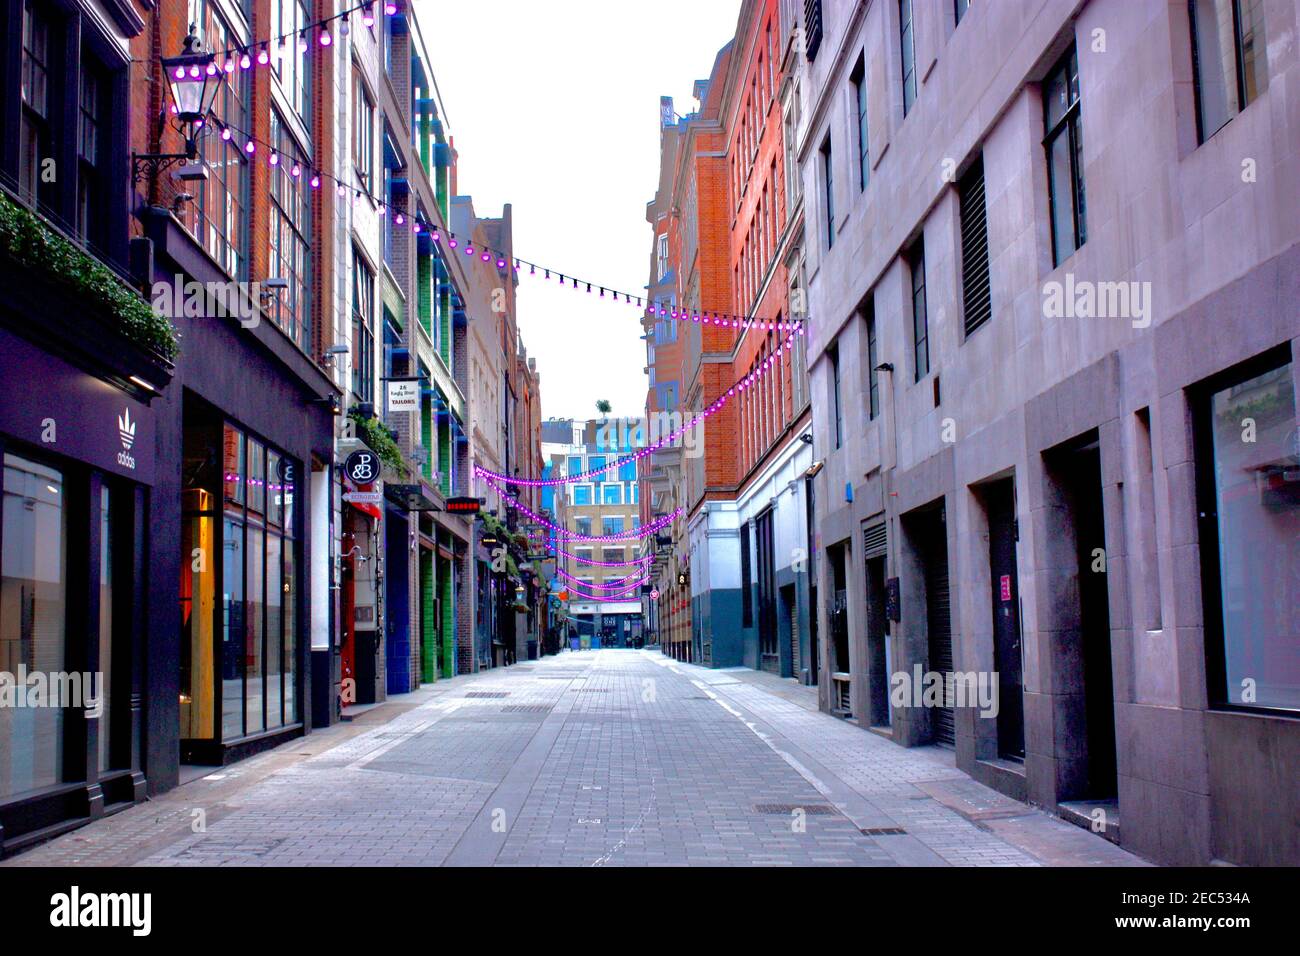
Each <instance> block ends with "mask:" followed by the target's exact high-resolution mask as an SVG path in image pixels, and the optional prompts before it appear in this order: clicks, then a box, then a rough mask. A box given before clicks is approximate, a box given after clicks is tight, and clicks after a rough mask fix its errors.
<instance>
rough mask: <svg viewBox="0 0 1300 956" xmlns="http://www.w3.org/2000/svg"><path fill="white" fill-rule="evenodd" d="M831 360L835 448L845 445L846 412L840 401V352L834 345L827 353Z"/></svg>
mask: <svg viewBox="0 0 1300 956" xmlns="http://www.w3.org/2000/svg"><path fill="white" fill-rule="evenodd" d="M827 354H828V355H829V356H830V360H831V408H832V411H833V412H834V413H835V447H836V448H839V447H840V446H841V445H843V444H844V410H843V403H842V402H841V401H840V350H839V347H838V346H835V345H832V346H831V347H830V349H829V350H828V353H827Z"/></svg>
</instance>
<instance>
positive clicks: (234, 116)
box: [189, 0, 249, 278]
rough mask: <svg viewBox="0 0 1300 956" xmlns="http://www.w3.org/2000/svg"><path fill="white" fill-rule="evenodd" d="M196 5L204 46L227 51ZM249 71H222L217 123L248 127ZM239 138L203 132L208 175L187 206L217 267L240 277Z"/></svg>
mask: <svg viewBox="0 0 1300 956" xmlns="http://www.w3.org/2000/svg"><path fill="white" fill-rule="evenodd" d="M196 6H201V7H202V12H201V13H197V14H196V15H195V17H194V23H195V25H196V26H197V28H198V34H197V35H198V37H199V39H200V40H202V41H203V43H204V45H205V46H206V47H207V48H208V49H211V50H227V49H231V48H232V47H234V46H236V45H237V44H236V41H235V38H234V36H232V35H231V32H230V29H229V28H228V27H227V26H226V23H225V21H224V20H222V19H221V15H220V14H219V13H217V11H216V5H215V4H214V3H212V2H211V0H201V2H199V3H197V4H196ZM248 75H249V74H247V73H245V72H244V71H243V70H234V71H232V72H229V73H227V72H225V71H224V70H223V71H222V72H221V75H220V79H219V83H220V86H219V88H218V90H217V93H216V96H215V97H214V98H213V100H212V116H213V117H214V119H215V120H216V121H217V124H218V125H219V124H221V123H226V124H229V125H230V126H233V127H236V128H238V129H248V128H249V124H248V120H247V118H246V114H247V109H248V106H247V91H248V86H247V83H248V80H247V77H248ZM214 128H215V127H214ZM238 139H239V137H235V136H232V137H231V138H230V139H229V140H225V139H222V138H221V137H220V136H204V137H203V138H202V139H201V140H200V144H201V145H200V147H199V148H200V150H201V151H202V153H203V161H204V163H205V165H206V166H207V168H208V179H207V182H206V183H204V184H203V185H202V186H201V187H199V190H198V192H197V194H196V198H195V201H194V202H193V203H192V204H191V207H192V210H193V214H192V216H191V222H190V224H189V225H190V229H191V231H192V232H193V233H194V238H195V239H196V240H198V242H199V244H200V245H201V246H203V248H204V249H206V250H207V252H208V255H210V256H212V258H214V259H216V260H217V263H218V264H219V265H220V266H221V268H222V269H224V270H225V271H226V272H227V273H228V274H229V275H231V276H232V277H234V278H245V277H246V276H247V272H248V260H247V251H248V230H247V223H246V221H245V220H246V217H245V215H244V205H245V203H246V201H247V195H248V157H247V154H246V153H245V152H244V150H243V148H242V147H241V145H240V143H239V142H237V140H238Z"/></svg>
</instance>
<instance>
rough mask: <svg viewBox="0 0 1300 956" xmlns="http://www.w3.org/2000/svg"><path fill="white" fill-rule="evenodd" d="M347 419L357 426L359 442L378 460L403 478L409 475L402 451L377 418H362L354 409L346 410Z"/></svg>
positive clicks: (394, 438)
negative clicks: (369, 448) (366, 446)
mask: <svg viewBox="0 0 1300 956" xmlns="http://www.w3.org/2000/svg"><path fill="white" fill-rule="evenodd" d="M348 417H349V418H351V419H352V421H353V422H354V423H355V424H356V426H357V433H358V434H359V435H360V436H361V440H362V441H363V442H365V443H366V444H367V445H369V446H370V447H371V449H372V450H373V451H374V453H375V454H376V455H378V456H379V460H380V461H382V462H383V463H384V464H385V465H387V466H388V467H389V468H391V469H392V470H393V471H395V472H396V473H397V474H399V475H400V476H401V477H403V478H405V477H406V476H407V475H408V474H409V470H408V469H407V467H406V459H405V458H403V457H402V449H401V447H400V446H399V445H398V444H397V439H396V437H395V436H394V435H393V433H392V432H391V431H389V430H388V429H387V428H385V427H384V424H383V422H381V421H380V420H379V419H377V418H366V417H364V416H363V415H362V414H361V413H360V412H359V411H357V409H356V408H355V407H353V408H351V409H349V410H348Z"/></svg>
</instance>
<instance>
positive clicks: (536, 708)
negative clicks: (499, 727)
mask: <svg viewBox="0 0 1300 956" xmlns="http://www.w3.org/2000/svg"><path fill="white" fill-rule="evenodd" d="M554 706H555V705H554V704H508V705H507V706H505V707H502V708H501V713H503V714H549V713H550V712H551V709H552V708H553V707H554Z"/></svg>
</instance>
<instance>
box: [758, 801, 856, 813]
mask: <svg viewBox="0 0 1300 956" xmlns="http://www.w3.org/2000/svg"><path fill="white" fill-rule="evenodd" d="M796 810H802V811H803V812H804V813H806V814H808V815H809V816H830V815H832V814H836V813H839V811H838V810H836V809H835V808H834V807H832V806H829V805H828V804H825V803H756V804H754V812H755V813H781V814H786V813H794V812H795V811H796Z"/></svg>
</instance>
